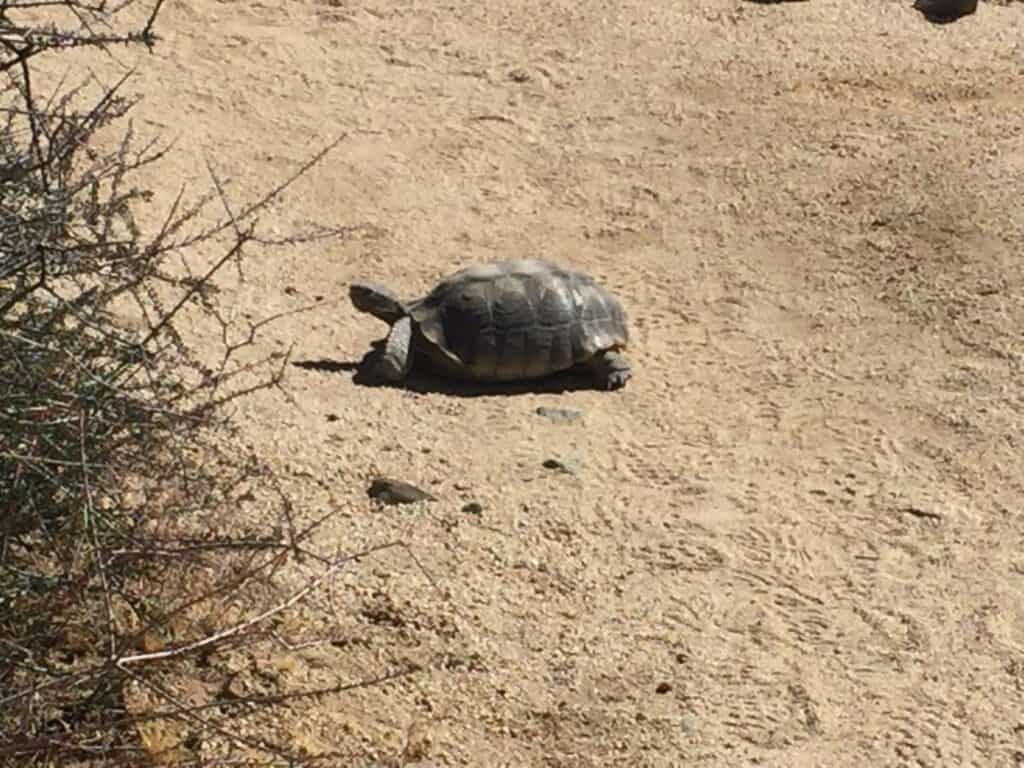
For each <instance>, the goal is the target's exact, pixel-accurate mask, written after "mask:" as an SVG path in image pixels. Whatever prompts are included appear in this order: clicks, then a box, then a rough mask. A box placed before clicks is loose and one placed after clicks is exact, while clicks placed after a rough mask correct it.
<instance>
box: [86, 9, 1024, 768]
mask: <svg viewBox="0 0 1024 768" xmlns="http://www.w3.org/2000/svg"><path fill="white" fill-rule="evenodd" d="M909 6H910V3H909V2H906V3H905V2H896V1H895V0H812V2H804V3H780V4H766V5H760V4H753V3H747V2H743V1H742V0H694V2H685V3H684V2H675V3H669V2H661V3H658V2H653V1H652V0H635V1H634V2H627V3H612V2H591V3H581V2H572V3H570V2H564V0H562V1H558V0H556V2H495V1H492V0H487V1H486V2H463V1H462V0H454V1H453V2H451V3H446V4H437V3H429V2H416V1H415V0H413V1H410V2H374V1H373V0H370V1H369V2H363V1H362V0H352V1H351V2H349V1H348V0H294V1H292V2H282V3H261V2H242V1H241V0H238V1H233V2H215V1H214V0H194V1H190V2H173V3H170V4H169V5H168V6H167V7H166V8H165V9H164V11H163V13H162V15H161V17H160V24H159V25H158V31H159V32H160V33H161V34H162V35H163V37H164V40H163V42H162V43H161V44H160V45H158V47H157V48H156V49H155V51H154V52H153V53H152V54H147V53H145V52H144V51H143V52H138V51H131V50H130V51H118V52H117V56H118V61H119V62H120V64H114V63H112V62H110V61H108V60H105V59H104V60H103V61H97V62H96V63H95V66H96V67H97V71H100V72H104V73H107V75H110V74H111V73H114V72H117V71H118V66H120V65H121V64H123V65H132V64H134V65H137V66H138V67H139V71H138V74H137V75H136V76H135V77H134V78H133V79H132V80H131V81H130V82H129V85H128V86H127V89H128V91H129V92H133V93H141V94H143V95H144V100H143V101H142V103H141V104H140V105H139V106H138V107H137V108H136V110H135V112H134V113H133V114H134V116H135V121H136V125H137V131H138V132H139V133H141V134H143V135H147V134H153V135H162V136H165V137H168V138H174V139H176V141H177V146H176V148H175V150H174V151H173V152H172V153H171V154H169V155H168V156H167V158H165V159H164V160H163V161H161V163H160V164H158V165H157V166H154V167H152V168H150V169H148V171H147V174H148V176H147V183H148V184H149V185H150V186H151V187H152V188H153V189H154V190H155V192H156V193H157V194H156V197H155V200H154V211H156V212H159V211H162V210H166V207H167V206H168V205H169V203H170V201H171V200H172V199H173V197H174V195H175V194H176V192H177V190H178V185H179V183H180V182H187V183H188V184H189V185H191V186H190V188H192V189H194V190H196V191H198V190H201V189H202V188H204V187H206V186H208V185H209V177H208V174H207V170H206V165H205V163H206V161H207V159H209V161H210V163H211V166H212V167H214V168H215V169H216V170H217V172H218V173H219V174H221V175H223V176H224V177H225V178H227V179H230V180H231V187H230V189H231V195H233V196H235V198H236V199H239V200H242V199H248V198H252V197H254V196H258V195H259V194H262V193H263V192H264V191H266V190H267V189H269V188H270V187H272V186H273V185H274V184H275V183H277V182H278V181H280V180H282V179H283V178H285V177H286V176H288V175H289V174H291V173H292V172H294V171H295V170H296V168H297V167H298V166H299V165H301V163H302V162H303V161H304V160H305V159H306V158H308V157H309V156H310V155H311V154H313V153H314V152H316V151H317V150H318V149H320V148H321V147H323V146H325V145H326V144H328V143H330V142H331V141H332V140H334V139H335V138H337V137H339V136H344V138H343V139H342V141H341V143H340V144H339V145H338V146H337V148H336V149H335V150H334V151H332V152H331V153H330V154H329V155H328V156H327V158H326V159H325V160H324V161H323V162H322V163H321V164H320V165H318V166H316V167H315V168H314V169H313V170H312V171H311V172H310V174H309V175H308V176H307V177H305V178H304V179H303V180H301V181H300V182H299V183H298V184H297V186H296V187H295V189H294V191H293V193H292V194H291V195H290V196H289V197H288V198H287V204H281V205H279V206H276V207H275V208H274V209H273V211H272V214H271V215H270V216H269V217H264V222H263V223H264V224H265V225H267V226H270V227H279V228H280V229H281V231H286V230H289V229H291V228H294V227H301V226H303V225H306V224H309V223H326V224H330V225H338V226H348V227H351V228H352V230H351V234H350V236H348V237H346V238H342V239H339V240H331V241H325V242H322V243H309V244H301V245H297V246H294V247H291V248H279V249H272V250H269V251H266V252H263V251H259V252H257V253H256V255H255V256H253V258H252V259H251V261H250V263H249V267H248V270H249V279H248V280H247V282H245V283H242V284H240V285H226V286H225V287H224V291H223V293H222V296H221V298H222V300H223V301H224V302H225V303H226V304H227V305H228V306H230V307H231V309H232V311H235V312H238V313H240V314H243V315H245V314H246V313H248V315H251V316H252V317H253V318H259V317H262V316H266V315H270V314H274V313H278V312H286V311H288V310H291V309H296V308H298V307H301V306H306V305H309V304H311V303H312V304H317V307H316V308H315V309H314V310H312V311H308V312H303V313H300V314H297V315H294V316H289V317H285V318H283V319H281V320H279V321H277V322H275V323H272V324H269V325H267V326H266V327H265V328H264V329H263V330H262V334H261V337H260V345H261V351H273V350H284V349H287V348H289V347H292V360H293V362H294V363H296V364H294V365H290V366H289V367H288V372H287V377H286V380H285V389H286V390H287V393H288V394H289V395H290V396H291V397H292V398H293V401H292V400H289V399H288V398H287V397H285V395H284V394H283V393H281V392H279V391H275V390H270V391H266V392H262V393H260V394H258V395H256V396H254V397H252V398H250V399H248V400H246V401H245V402H244V403H243V404H242V405H241V406H240V411H239V414H238V418H239V420H240V422H241V424H242V427H243V434H244V436H245V440H246V442H247V444H251V445H253V446H255V447H256V448H257V449H258V450H259V452H260V453H261V454H262V455H263V456H265V457H266V458H267V459H268V460H269V461H270V462H271V463H272V464H273V465H274V466H275V468H276V469H277V470H278V471H279V473H280V474H281V476H282V477H283V478H285V481H286V484H287V486H288V490H289V492H290V493H291V494H292V495H293V497H294V498H295V499H296V500H297V502H298V503H297V506H296V508H295V511H294V515H295V517H296V520H297V523H303V522H309V521H311V520H313V519H315V518H316V517H318V516H321V515H323V514H325V513H326V512H331V513H332V517H331V519H330V523H329V524H327V525H325V526H324V527H323V528H322V529H321V530H320V531H319V533H318V534H317V536H318V543H319V545H320V546H322V548H323V551H325V552H339V551H340V552H345V551H348V552H356V551H359V550H361V549H363V548H366V547H372V546H375V545H378V544H381V543H385V542H390V541H401V542H403V543H404V544H405V545H407V546H405V547H398V548H393V549H388V550H384V551H381V552H378V553H375V554H374V555H372V556H367V557H365V558H361V559H360V560H359V561H358V562H353V563H351V564H350V565H349V566H347V567H346V568H345V569H344V570H343V571H342V572H341V573H340V574H339V575H338V577H337V578H336V579H334V580H333V581H332V584H331V589H330V590H329V592H327V591H321V592H317V593H316V594H314V595H312V596H310V598H309V599H308V600H307V601H305V602H304V603H303V604H302V606H301V607H300V608H299V609H298V610H297V611H295V612H293V613H291V614H289V616H288V618H287V620H285V621H284V622H283V623H282V624H281V626H280V627H279V628H278V634H279V635H280V636H281V637H282V639H283V640H287V643H288V646H286V645H285V644H284V642H282V644H281V645H279V646H274V645H273V644H268V645H261V646H258V647H255V648H245V647H242V648H239V649H237V650H233V651H228V652H225V653H224V654H221V655H217V656H215V657H213V658H212V659H211V660H210V664H211V666H210V667H208V668H207V669H205V670H204V671H202V675H204V676H206V677H205V679H206V682H205V683H203V684H204V685H205V684H207V683H209V684H210V685H213V683H212V682H210V680H212V679H213V678H215V677H216V674H218V673H219V672H221V671H223V670H231V671H232V672H233V673H237V675H238V681H239V685H241V687H242V689H243V690H245V691H248V692H252V691H256V692H260V693H263V694H267V695H270V694H284V693H293V692H298V691H302V690H306V689H310V688H314V687H318V686H324V685H333V684H344V683H348V682H352V683H355V682H358V681H360V680H365V679H368V678H373V677H376V676H380V675H386V674H388V673H389V672H394V671H396V670H406V669H410V668H412V669H415V670H416V671H415V672H414V673H412V674H408V675H405V676H402V677H399V678H397V679H395V680H393V681H390V682H387V683H384V684H379V685H371V686H367V687H363V688H359V689H356V690H351V691H342V692H338V693H336V694H330V695H320V696H317V697H314V698H312V699H296V700H294V701H291V702H290V703H289V704H288V705H287V706H285V707H282V708H279V709H278V710H276V711H275V712H274V713H273V715H272V716H268V715H266V714H263V715H255V716H245V715H244V713H241V712H240V713H239V716H238V719H237V722H236V728H237V733H239V734H248V735H250V736H253V735H256V736H258V735H259V734H261V733H264V734H265V733H273V734H275V735H276V737H277V738H278V739H279V740H282V741H283V742H284V743H286V744H288V745H290V746H291V747H292V748H293V749H295V750H298V751H301V752H303V753H304V754H307V755H309V756H311V757H315V756H316V755H318V754H324V753H327V752H332V751H343V752H348V753H350V754H352V755H353V757H352V759H351V761H350V762H349V763H348V764H351V765H420V766H427V765H432V766H494V767H497V766H631V767H639V766H682V765H686V766H716V767H721V768H732V767H734V766H745V765H764V766H786V767H792V768H798V767H801V766H835V767H836V768H840V767H843V766H849V767H851V768H852V767H853V766H857V767H858V768H859V767H860V766H866V765H875V766H954V765H955V766H959V765H976V766H993V767H995V766H1016V765H1024V719H1022V718H1024V714H1022V712H1024V656H1022V652H1024V603H1022V601H1021V599H1020V595H1021V593H1022V590H1024V554H1022V551H1021V542H1022V535H1024V518H1022V515H1021V502H1022V500H1024V486H1022V473H1021V461H1020V456H1021V452H1022V449H1024V445H1022V441H1024V438H1022V437H1021V420H1022V417H1024V389H1022V386H1021V365H1022V361H1024V336H1022V332H1024V266H1022V262H1021V256H1022V246H1024V218H1022V216H1024V214H1022V208H1021V200H1022V195H1024V132H1022V131H1024V79H1022V75H1024V70H1022V68H1021V67H1022V61H1024V5H1022V4H1020V3H1011V4H1006V5H1000V4H995V3H985V2H983V3H981V4H980V6H979V8H978V11H977V12H976V13H975V14H973V15H971V16H968V17H966V18H964V19H962V20H960V21H958V22H956V23H954V24H948V25H942V26H939V25H933V24H930V23H928V22H927V21H925V20H924V19H923V18H922V17H921V16H920V15H919V14H918V13H916V12H915V11H913V10H912V9H911V8H910V7H909ZM520 256H540V257H543V258H549V259H553V260H556V261H559V262H561V263H564V264H565V265H567V266H571V267H573V268H576V269H580V270H584V271H586V272H589V273H590V274H593V275H594V276H595V277H597V278H598V279H599V280H600V281H601V282H602V284H603V285H605V286H606V287H608V288H609V289H610V290H612V291H614V292H615V294H616V295H617V296H618V297H619V298H620V300H621V301H622V302H623V305H624V306H625V308H626V311H627V313H628V316H629V322H630V330H631V333H632V341H631V345H630V348H629V355H630V358H631V360H632V361H633V364H634V366H635V373H634V376H633V379H632V380H631V381H630V382H629V384H628V385H627V386H626V387H625V388H624V389H622V390H619V391H616V392H610V393H609V392H601V391H597V390H593V389H587V388H578V389H566V390H565V391H543V390H541V391H536V392H530V391H527V392H520V393H512V394H484V395H481V396H473V397H470V396H464V395H460V394H458V393H452V392H447V391H438V390H434V391H432V390H430V389H429V388H424V387H419V388H414V387H412V388H404V387H374V386H367V385H361V384H360V383H358V382H357V381H356V380H355V379H356V378H357V377H356V376H355V375H354V372H353V365H352V364H355V363H358V361H359V360H360V359H361V358H362V357H363V356H364V355H365V354H366V352H367V351H368V350H369V349H370V346H371V344H372V342H374V341H375V340H377V339H380V338H381V337H382V336H383V335H384V333H385V332H386V327H385V326H384V325H383V324H381V323H380V322H378V321H376V320H374V319H373V318H370V317H368V316H366V315H361V314H359V313H357V312H356V311H355V310H354V309H353V308H352V306H351V305H350V304H349V302H348V299H347V290H348V285H349V283H350V282H351V281H352V280H354V279H357V278H370V279H374V280H377V281H380V282H383V283H385V284H387V285H389V286H391V287H392V288H394V289H395V290H396V291H398V292H399V293H401V294H402V296H404V297H414V296H417V295H420V294H421V293H423V292H424V291H426V290H428V289H429V288H430V287H431V286H432V285H433V284H434V283H435V281H436V280H438V279H439V278H440V277H442V276H443V275H446V274H448V273H449V272H451V271H453V270H455V269H457V268H459V267H462V266H465V265H467V264H470V263H473V262H476V261H481V260H490V259H497V258H509V257H520ZM197 257H198V256H197ZM318 297H319V298H318ZM205 332H206V329H204V328H203V327H202V326H198V325H197V326H196V327H194V328H193V329H192V334H193V340H197V341H198V342H199V343H202V339H203V334H204V333H205ZM213 341H215V340H213V339H211V343H213ZM541 406H546V407H551V408H564V409H572V410H575V411H579V413H580V417H579V418H578V419H576V420H571V421H568V420H561V421H559V420H552V419H550V418H547V417H545V416H543V415H541V414H538V413H537V409H538V407H541ZM548 459H554V460H555V461H556V462H559V463H560V464H561V465H562V467H564V468H562V469H560V468H558V467H557V466H556V467H555V468H553V469H552V468H550V467H546V466H545V465H544V462H545V461H546V460H548ZM549 464H552V462H549ZM377 475H385V476H388V477H396V478H400V479H403V480H406V481H408V482H411V483H414V484H416V485H418V486H420V487H422V488H424V489H426V490H428V491H429V492H430V493H432V494H434V495H435V496H436V497H437V499H438V500H437V501H436V502H431V503H424V504H417V505H411V506H401V507H390V506H380V505H378V504H376V503H374V502H373V501H371V499H370V498H368V496H367V487H368V485H369V483H370V480H371V479H372V478H373V477H375V476H377ZM470 502H476V503H477V504H479V511H478V512H474V511H473V508H472V507H471V508H470V509H468V510H467V509H464V507H465V505H467V504H468V503H470ZM249 514H252V515H253V517H252V518H251V519H246V516H247V515H249ZM258 514H259V513H258V511H256V510H252V511H250V510H249V509H248V508H247V507H245V506H240V507H239V509H238V512H237V521H236V522H237V525H238V528H239V530H243V529H246V528H247V527H248V526H257V525H258V524H259V520H258V519H257V518H258ZM308 575H309V574H308V573H298V572H296V573H295V574H293V576H294V579H295V582H294V583H295V585H300V584H301V583H303V580H304V579H305V578H307V577H308ZM284 578H288V577H287V575H286V576H285V577H284ZM286 586H287V585H286ZM289 646H290V647H291V648H293V649H294V650H289ZM197 674H199V673H198V672H197ZM183 686H184V683H183ZM183 690H184V687H183ZM182 695H185V694H182ZM221 742H222V740H220V741H219V740H218V739H217V738H214V737H210V738H206V737H204V738H196V739H192V740H191V741H190V742H189V749H191V750H192V752H190V756H191V757H193V758H198V759H200V760H206V761H213V760H214V759H215V758H216V757H218V756H226V755H228V754H230V755H233V756H234V757H244V756H246V755H249V756H251V757H257V756H258V755H257V754H255V753H254V752H252V750H251V749H250V748H249V747H244V746H242V747H239V746H237V745H236V746H235V747H232V748H230V749H232V750H234V751H230V750H229V747H228V746H226V745H225V744H224V743H221ZM263 757H266V755H263Z"/></svg>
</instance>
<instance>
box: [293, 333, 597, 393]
mask: <svg viewBox="0 0 1024 768" xmlns="http://www.w3.org/2000/svg"><path fill="white" fill-rule="evenodd" d="M382 348H383V342H380V341H375V342H373V345H372V349H371V350H370V351H369V352H367V353H366V354H365V355H363V357H362V359H361V360H358V361H352V360H331V359H326V358H323V359H320V360H296V361H294V362H293V363H292V365H294V366H295V367H297V368H302V369H303V370H307V371H319V372H322V373H345V372H352V373H353V376H352V383H353V384H355V385H356V386H360V387H393V388H396V389H405V390H407V391H409V392H418V393H420V394H443V395H451V396H453V397H486V396H496V395H527V394H531V395H535V394H561V393H564V392H577V391H581V390H593V389H597V387H596V385H595V383H594V377H593V374H592V373H591V372H590V371H589V370H588V369H586V368H584V367H582V366H578V367H576V368H571V369H569V370H568V371H563V372H561V373H556V374H553V375H551V376H545V377H544V378H542V379H534V380H532V381H517V382H507V383H493V384H492V383H482V382H475V381H463V380H457V379H452V378H449V377H446V376H442V375H440V374H438V373H437V372H436V371H434V370H432V369H431V368H430V366H429V364H428V362H427V361H426V360H422V359H421V360H417V361H416V363H414V365H413V369H412V371H410V373H409V375H408V376H407V377H406V378H405V380H404V381H401V382H399V383H397V384H393V383H389V382H386V381H383V380H381V379H380V378H379V377H377V376H375V375H374V374H373V373H372V371H373V368H374V363H375V362H376V360H377V356H378V355H379V354H380V351H381V349H382Z"/></svg>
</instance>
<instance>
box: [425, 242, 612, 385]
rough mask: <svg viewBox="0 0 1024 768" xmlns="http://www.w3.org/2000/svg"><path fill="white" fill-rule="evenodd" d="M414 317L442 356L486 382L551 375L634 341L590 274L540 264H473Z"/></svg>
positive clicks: (434, 353) (531, 261) (439, 289)
mask: <svg viewBox="0 0 1024 768" xmlns="http://www.w3.org/2000/svg"><path fill="white" fill-rule="evenodd" d="M410 312H411V314H412V315H413V317H414V318H415V319H416V321H417V322H418V323H419V325H420V330H421V332H422V334H423V336H424V338H425V339H426V341H427V342H428V347H430V349H428V350H427V351H428V352H429V353H431V354H432V356H434V357H435V359H438V358H442V359H440V360H439V362H441V363H442V364H444V363H447V365H448V367H449V368H450V369H453V370H454V369H458V370H459V372H461V373H462V374H463V375H468V376H471V377H473V378H476V379H480V380H490V381H513V380H519V379H530V378H538V377H541V376H546V375H548V374H550V373H555V372H557V371H560V370H564V369H566V368H570V367H572V366H573V365H575V364H577V363H580V362H583V361H585V360H587V359H589V358H591V357H592V356H594V355H595V354H597V353H599V352H600V351H602V350H605V349H610V348H613V347H621V346H625V344H626V343H627V341H628V331H627V329H626V318H625V313H624V311H623V309H622V307H621V305H620V304H619V303H618V301H616V300H615V299H614V298H613V297H612V296H611V295H609V294H608V293H607V292H606V291H605V290H604V289H603V288H601V287H600V286H599V285H597V283H596V282H594V280H593V279H592V278H590V277H589V276H587V275H584V274H581V273H578V272H574V271H570V270H566V269H563V268H561V267H559V266H557V265H555V264H552V263H550V262H547V261H544V260H540V259H517V260H506V261H499V262H493V263H489V264H480V265H475V266H472V267H467V268H465V269H463V270H460V271H458V272H456V273H454V274H452V275H450V276H449V277H447V278H445V279H444V280H442V281H441V282H440V283H439V284H438V285H437V286H436V287H435V288H434V289H433V290H432V291H431V292H430V293H429V294H427V296H425V297H424V298H422V299H420V300H419V301H417V302H414V303H413V304H412V305H411V307H410ZM444 358H446V359H444Z"/></svg>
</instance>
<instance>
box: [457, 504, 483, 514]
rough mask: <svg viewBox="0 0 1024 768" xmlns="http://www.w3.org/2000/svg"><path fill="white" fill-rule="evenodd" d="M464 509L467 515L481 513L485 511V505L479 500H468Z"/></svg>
mask: <svg viewBox="0 0 1024 768" xmlns="http://www.w3.org/2000/svg"><path fill="white" fill-rule="evenodd" d="M462 511H463V512H465V513H466V514H467V515H481V514H483V511H484V506H483V504H481V503H480V502H479V501H467V502H466V503H465V504H463V505H462Z"/></svg>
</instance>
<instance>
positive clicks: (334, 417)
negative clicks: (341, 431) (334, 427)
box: [327, 413, 341, 422]
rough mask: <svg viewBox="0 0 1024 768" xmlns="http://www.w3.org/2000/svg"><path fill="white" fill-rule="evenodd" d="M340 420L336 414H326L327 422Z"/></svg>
mask: <svg viewBox="0 0 1024 768" xmlns="http://www.w3.org/2000/svg"><path fill="white" fill-rule="evenodd" d="M340 418H341V417H340V416H339V415H338V414H336V413H328V414H327V420H328V421H330V422H334V421H337V420H338V419H340Z"/></svg>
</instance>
